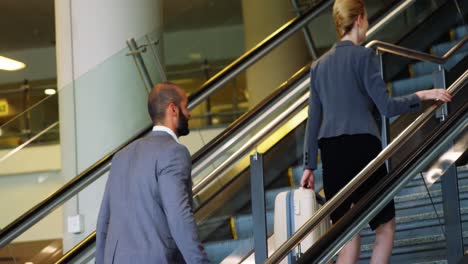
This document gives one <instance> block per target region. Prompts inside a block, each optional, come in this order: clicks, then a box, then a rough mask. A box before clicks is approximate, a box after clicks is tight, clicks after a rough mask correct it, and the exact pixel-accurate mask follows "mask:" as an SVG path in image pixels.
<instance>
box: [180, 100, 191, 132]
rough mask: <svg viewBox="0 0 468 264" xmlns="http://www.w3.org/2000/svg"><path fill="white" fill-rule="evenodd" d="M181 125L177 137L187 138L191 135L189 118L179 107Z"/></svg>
mask: <svg viewBox="0 0 468 264" xmlns="http://www.w3.org/2000/svg"><path fill="white" fill-rule="evenodd" d="M179 113H180V114H179V123H178V124H177V136H179V137H180V136H186V135H188V134H189V133H190V129H189V125H188V118H187V117H186V116H185V115H184V112H182V109H181V108H180V106H179Z"/></svg>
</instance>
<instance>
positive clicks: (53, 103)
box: [0, 48, 150, 227]
mask: <svg viewBox="0 0 468 264" xmlns="http://www.w3.org/2000/svg"><path fill="white" fill-rule="evenodd" d="M127 53H128V51H127V49H126V48H125V49H123V50H122V51H120V52H118V53H117V54H115V55H114V56H112V57H111V58H109V59H108V60H106V61H104V62H103V63H101V64H100V65H98V66H97V67H96V68H94V69H93V70H92V71H90V72H88V73H86V74H84V75H83V76H82V77H81V78H79V79H78V80H75V82H74V83H72V84H69V85H67V86H65V87H64V88H62V89H61V90H59V91H58V93H57V94H55V95H51V96H48V97H46V98H44V99H42V100H41V101H38V103H37V104H36V105H34V106H33V107H31V108H30V109H28V110H27V111H26V112H24V113H22V114H20V115H17V116H16V117H15V118H14V119H12V120H10V121H9V122H7V123H5V124H4V125H3V126H2V127H1V131H2V133H3V134H2V137H1V138H0V139H1V140H2V142H5V143H3V144H2V149H1V150H0V188H1V189H2V190H3V191H1V192H0V198H2V200H1V201H2V202H0V208H1V210H2V212H3V214H2V215H4V217H2V219H1V223H0V227H5V226H6V225H7V224H9V223H10V222H11V221H13V220H14V219H16V218H17V217H18V216H20V215H22V214H23V213H25V212H26V211H28V210H29V209H31V208H32V207H33V206H35V205H36V204H37V203H39V202H40V201H42V200H44V199H45V198H46V197H48V196H49V195H50V194H52V193H53V192H55V191H56V190H58V189H59V188H61V187H62V186H63V185H64V184H65V183H66V182H67V181H68V180H69V179H70V178H72V177H74V176H75V175H60V170H61V151H60V145H59V123H58V109H57V106H58V104H57V100H58V97H59V96H61V95H62V94H64V95H66V94H67V93H68V94H69V93H71V92H73V90H75V94H76V96H79V95H80V93H93V92H94V91H95V90H96V88H97V87H99V86H101V85H104V84H105V83H118V85H116V86H113V87H112V89H113V91H114V92H119V93H122V94H129V96H128V99H129V100H133V101H140V102H141V104H139V105H138V109H134V108H130V106H127V104H121V105H118V104H115V106H113V107H114V108H117V109H109V108H103V110H102V111H101V112H99V113H95V115H105V113H106V111H120V112H121V113H122V114H121V115H122V118H125V120H127V121H126V126H125V127H124V128H123V129H121V130H120V131H118V133H117V134H118V135H119V136H120V137H121V142H119V144H121V143H122V142H124V141H127V140H129V139H130V138H131V137H134V136H135V135H136V134H137V133H139V132H140V130H141V129H142V128H143V127H147V126H149V124H150V121H149V118H148V116H147V109H146V91H145V90H144V89H143V88H141V87H143V83H142V80H141V78H140V76H139V75H138V73H137V71H136V69H135V67H134V65H133V62H132V60H131V58H130V57H128V56H126V54H127ZM111 81H112V82H111ZM82 103H85V104H87V105H88V106H89V108H90V109H93V106H95V105H96V104H99V105H102V103H103V102H92V101H87V102H82ZM83 111H84V110H83ZM82 114H83V112H82V111H81V112H79V113H76V117H77V119H78V122H79V119H80V118H81V115H82ZM83 115H85V114H83ZM109 122H111V120H109ZM25 124H26V125H25ZM26 127H28V128H29V130H28V131H25V128H26ZM79 129H81V130H86V132H82V133H81V135H82V136H83V138H86V140H85V141H83V142H81V143H78V144H80V146H83V147H84V145H85V144H95V142H93V141H99V143H100V144H102V145H103V146H105V147H104V148H103V149H102V150H101V152H100V153H97V152H96V153H93V155H94V156H93V157H91V156H90V157H89V162H90V164H92V163H94V162H95V161H96V160H98V159H100V158H101V157H102V156H104V155H106V154H108V153H109V152H111V151H112V150H114V149H115V148H116V147H117V145H116V144H114V145H112V144H109V143H107V142H106V136H105V135H102V133H103V131H101V130H99V129H92V128H91V129H90V128H89V127H81V128H79ZM86 135H89V136H86ZM79 139H82V138H79ZM9 142H13V143H14V144H13V143H11V144H9ZM14 197H17V199H14ZM12 199H14V200H15V201H21V203H16V204H14V206H13V204H11V203H10V202H9V201H12Z"/></svg>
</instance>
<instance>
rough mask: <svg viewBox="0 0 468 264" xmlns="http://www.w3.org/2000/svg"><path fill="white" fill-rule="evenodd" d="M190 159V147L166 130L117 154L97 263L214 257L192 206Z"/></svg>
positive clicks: (100, 226) (102, 214)
mask: <svg viewBox="0 0 468 264" xmlns="http://www.w3.org/2000/svg"><path fill="white" fill-rule="evenodd" d="M191 164H192V163H191V157H190V154H189V152H188V150H187V148H186V147H185V146H183V145H180V144H178V143H177V142H176V141H175V140H174V139H173V138H172V137H171V136H170V135H169V134H167V133H166V132H161V131H157V132H152V133H151V134H150V135H149V136H146V137H144V138H142V139H139V140H136V141H135V142H133V143H131V144H130V145H129V146H127V147H126V148H125V149H123V150H122V151H120V152H118V153H117V154H116V155H115V156H114V158H113V160H112V166H111V171H110V174H109V178H108V180H107V183H106V187H105V192H104V198H103V201H102V204H101V209H100V212H99V216H98V222H97V230H96V263H98V264H102V263H106V264H108V263H116V264H117V263H126V264H128V263H157V264H164V263H171V264H173V263H209V260H208V257H207V255H206V253H205V251H204V249H203V245H202V243H201V242H200V240H199V239H198V234H197V226H196V224H195V220H194V216H193V212H192V179H191ZM184 260H185V261H184Z"/></svg>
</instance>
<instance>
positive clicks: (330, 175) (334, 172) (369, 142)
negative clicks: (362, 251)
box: [319, 134, 395, 230]
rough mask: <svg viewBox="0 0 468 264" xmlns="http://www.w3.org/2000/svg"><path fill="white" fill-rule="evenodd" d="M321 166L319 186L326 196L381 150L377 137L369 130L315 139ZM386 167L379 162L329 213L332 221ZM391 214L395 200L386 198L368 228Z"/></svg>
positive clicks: (339, 188)
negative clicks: (379, 164) (348, 195)
mask: <svg viewBox="0 0 468 264" xmlns="http://www.w3.org/2000/svg"><path fill="white" fill-rule="evenodd" d="M319 148H320V151H321V159H322V168H323V188H324V191H325V197H326V199H327V200H330V199H331V198H332V197H333V196H334V195H335V194H336V193H338V192H339V191H340V190H341V189H342V188H343V187H344V186H345V185H346V184H348V183H349V182H350V181H351V180H352V179H353V178H354V177H355V176H356V175H357V174H358V173H359V172H360V171H361V170H362V169H363V168H364V167H365V166H367V164H369V162H370V161H372V160H373V159H374V158H375V157H376V156H377V155H378V154H379V153H380V151H381V150H382V146H381V143H380V140H379V139H378V138H377V137H375V136H373V135H370V134H356V135H341V136H337V137H331V138H322V139H320V140H319ZM386 175H387V168H386V166H385V164H384V165H382V166H381V167H380V168H379V169H378V170H377V171H376V172H375V173H374V174H373V175H372V176H371V177H370V178H369V179H368V180H367V181H365V182H364V184H363V185H362V186H361V187H360V188H358V189H357V190H356V191H355V192H354V193H353V194H351V196H350V197H349V198H348V199H347V200H346V201H345V202H344V203H343V204H342V205H341V206H339V207H338V208H336V209H335V211H334V212H333V213H332V214H331V215H330V218H331V220H332V222H333V223H336V222H337V221H338V220H339V219H340V218H341V217H342V216H343V215H344V214H345V213H346V212H347V211H348V210H349V208H350V207H351V204H353V203H354V204H356V203H357V202H358V201H359V199H360V198H361V197H363V196H364V195H365V193H366V192H367V191H368V190H369V189H371V188H372V187H373V186H374V185H375V184H376V183H377V182H378V181H379V179H381V178H382V177H385V176H386ZM394 217H395V203H394V201H393V200H392V201H390V202H389V203H388V204H387V205H386V206H385V207H384V208H383V209H382V210H381V211H380V212H379V213H378V214H377V215H376V216H375V217H374V218H373V219H372V220H371V221H370V222H369V225H370V227H371V228H372V230H375V229H376V228H377V227H379V225H381V224H384V223H386V222H388V221H390V220H391V219H392V218H394Z"/></svg>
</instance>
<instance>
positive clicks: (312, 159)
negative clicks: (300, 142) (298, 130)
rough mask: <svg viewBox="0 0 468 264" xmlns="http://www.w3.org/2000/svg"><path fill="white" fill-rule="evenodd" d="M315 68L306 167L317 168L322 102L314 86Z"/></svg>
mask: <svg viewBox="0 0 468 264" xmlns="http://www.w3.org/2000/svg"><path fill="white" fill-rule="evenodd" d="M312 78H313V70H311V74H310V79H311V82H310V84H311V88H310V99H309V114H308V119H307V126H306V132H305V139H304V169H310V170H315V169H316V168H317V154H318V132H319V129H320V123H321V122H322V103H321V102H320V98H319V96H318V94H317V92H316V91H317V89H314V87H313V81H312Z"/></svg>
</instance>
